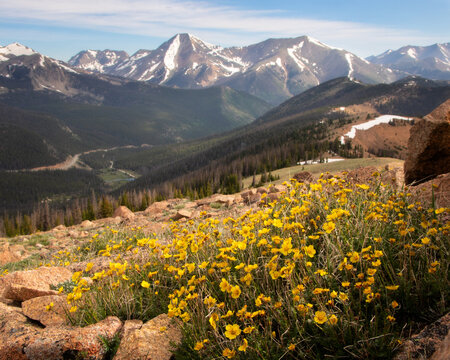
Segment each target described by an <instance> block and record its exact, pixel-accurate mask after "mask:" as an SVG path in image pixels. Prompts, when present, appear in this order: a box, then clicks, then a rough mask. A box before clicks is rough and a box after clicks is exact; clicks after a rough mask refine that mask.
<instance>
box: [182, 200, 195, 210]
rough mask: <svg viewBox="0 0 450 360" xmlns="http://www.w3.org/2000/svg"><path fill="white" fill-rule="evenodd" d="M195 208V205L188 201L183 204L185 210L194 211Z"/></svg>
mask: <svg viewBox="0 0 450 360" xmlns="http://www.w3.org/2000/svg"><path fill="white" fill-rule="evenodd" d="M196 207H197V203H196V202H195V201H188V202H187V203H185V204H184V208H185V209H194V208H196Z"/></svg>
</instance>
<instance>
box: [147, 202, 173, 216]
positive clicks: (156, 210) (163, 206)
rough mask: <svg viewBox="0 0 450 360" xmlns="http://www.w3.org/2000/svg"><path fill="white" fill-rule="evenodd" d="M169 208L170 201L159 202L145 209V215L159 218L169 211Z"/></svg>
mask: <svg viewBox="0 0 450 360" xmlns="http://www.w3.org/2000/svg"><path fill="white" fill-rule="evenodd" d="M168 208H169V202H168V201H159V202H155V203H153V204H151V205H150V206H149V207H148V208H147V209H145V211H144V214H146V215H150V216H159V215H161V214H163V213H164V211H167V210H168Z"/></svg>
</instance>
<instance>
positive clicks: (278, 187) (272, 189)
mask: <svg viewBox="0 0 450 360" xmlns="http://www.w3.org/2000/svg"><path fill="white" fill-rule="evenodd" d="M286 191H287V187H286V186H284V185H281V184H278V185H273V186H271V187H270V192H271V193H281V192H286Z"/></svg>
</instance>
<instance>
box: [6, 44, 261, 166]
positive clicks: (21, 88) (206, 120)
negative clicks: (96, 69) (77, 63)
mask: <svg viewBox="0 0 450 360" xmlns="http://www.w3.org/2000/svg"><path fill="white" fill-rule="evenodd" d="M5 49H12V50H8V53H7V51H6V50H5ZM1 50H2V51H3V52H2V54H3V55H2V56H3V57H2V58H1V59H0V103H3V104H8V105H9V107H3V115H4V116H3V120H2V119H1V118H0V122H9V123H10V124H12V125H16V126H19V127H23V128H24V129H25V130H27V129H29V130H33V131H37V130H36V129H35V128H33V124H32V121H31V120H30V121H28V122H27V123H23V124H18V123H15V122H14V121H13V120H8V119H9V113H8V112H11V113H14V112H15V111H16V110H17V109H24V110H27V111H28V114H32V116H37V117H38V118H39V119H42V118H43V117H45V116H47V118H49V119H50V118H51V119H53V120H54V121H56V122H58V124H59V125H58V126H59V127H62V128H64V129H66V130H67V131H66V135H65V136H60V137H57V139H55V137H52V139H51V140H49V139H47V138H45V139H46V141H47V140H48V144H49V145H50V146H53V147H54V148H56V149H62V148H61V147H59V146H56V145H53V141H63V142H65V140H66V137H67V136H68V137H69V138H74V139H76V144H77V146H68V147H67V149H66V150H65V152H64V151H62V152H60V153H59V154H57V155H55V156H56V157H57V158H60V157H61V156H62V154H63V153H67V152H68V153H71V154H73V153H74V152H75V151H79V150H89V149H93V148H98V147H112V146H118V145H128V144H133V145H138V144H143V143H145V144H150V145H155V144H164V143H174V142H178V141H182V140H185V139H194V138H199V137H203V136H209V135H212V134H217V133H219V132H222V131H228V130H231V129H233V128H234V127H237V126H242V125H245V124H248V123H250V122H252V121H253V120H254V119H255V118H256V117H258V116H260V115H261V114H262V113H264V112H265V111H267V110H268V109H269V108H270V106H269V105H268V104H267V103H265V102H264V101H262V100H260V99H258V98H255V97H253V96H251V95H249V94H247V93H242V92H238V91H236V90H233V89H230V88H226V87H213V88H208V89H200V90H182V89H173V88H169V87H162V86H159V85H155V84H150V83H148V84H147V83H143V82H137V81H133V80H129V79H123V78H116V77H111V76H107V75H102V74H89V73H86V72H85V71H83V70H74V69H72V68H70V67H69V66H68V65H66V64H64V63H62V62H58V61H56V60H53V59H51V58H48V57H45V56H43V55H41V54H39V53H36V52H34V51H33V50H31V49H28V48H26V47H24V46H21V45H19V44H15V45H14V46H9V47H5V48H2V49H1ZM11 107H14V108H15V109H11ZM0 109H2V108H1V107H0ZM37 112H39V115H38V113H37ZM44 114H45V115H44ZM16 118H17V117H16ZM46 126H47V125H46ZM46 126H44V127H43V128H46ZM28 127H30V128H28ZM56 128H58V127H56ZM8 129H9V130H11V131H13V128H12V127H8ZM14 131H17V128H14ZM40 135H41V136H42V135H43V134H40ZM43 139H44V138H43ZM71 141H72V140H70V141H69V142H68V144H71ZM55 154H56V153H55Z"/></svg>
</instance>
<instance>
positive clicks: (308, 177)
mask: <svg viewBox="0 0 450 360" xmlns="http://www.w3.org/2000/svg"><path fill="white" fill-rule="evenodd" d="M292 178H293V179H295V180H297V181H298V182H301V183H310V182H314V181H315V180H316V179H315V178H314V176H313V174H311V173H310V172H308V171H301V172H298V173H296V174H294V176H292Z"/></svg>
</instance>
